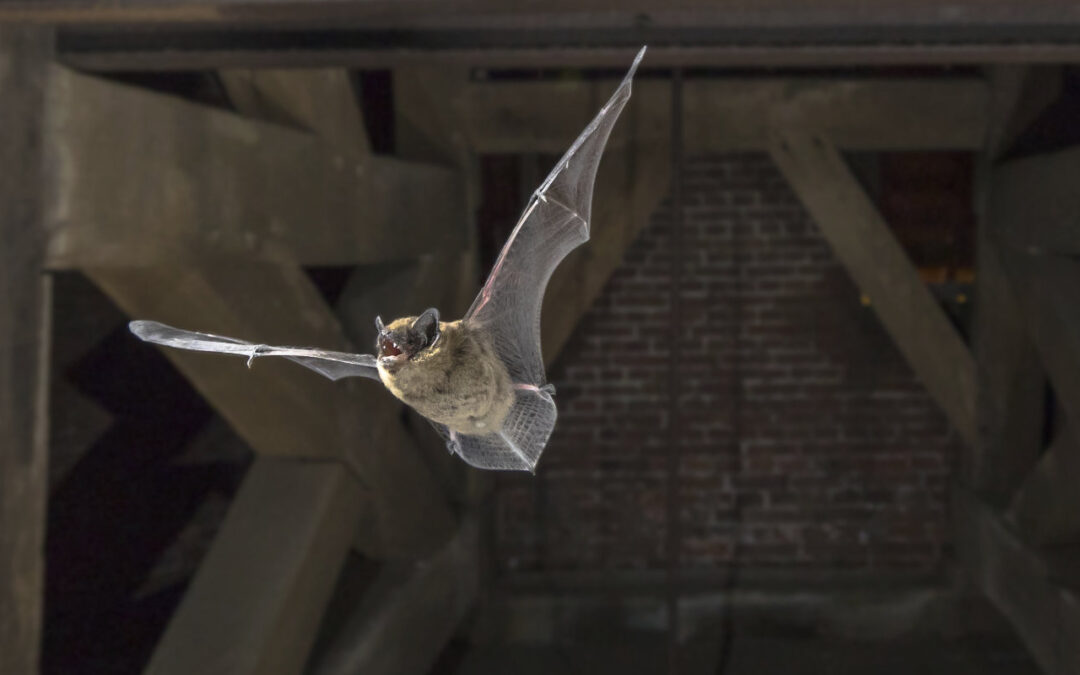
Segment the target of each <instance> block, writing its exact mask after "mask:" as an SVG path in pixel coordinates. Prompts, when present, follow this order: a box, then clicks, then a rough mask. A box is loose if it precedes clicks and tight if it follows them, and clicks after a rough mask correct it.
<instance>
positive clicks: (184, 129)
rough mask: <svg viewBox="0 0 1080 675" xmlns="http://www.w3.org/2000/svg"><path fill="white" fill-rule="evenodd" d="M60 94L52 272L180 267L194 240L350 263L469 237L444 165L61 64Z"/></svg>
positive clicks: (215, 247) (266, 254)
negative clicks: (363, 150)
mask: <svg viewBox="0 0 1080 675" xmlns="http://www.w3.org/2000/svg"><path fill="white" fill-rule="evenodd" d="M49 96H50V129H49V136H50V148H49V158H50V159H49V161H50V165H51V166H52V167H53V172H52V174H51V177H52V182H51V185H50V190H51V193H50V203H51V204H52V206H53V208H51V209H50V210H49V213H48V225H49V230H50V232H51V233H52V239H51V241H50V244H49V251H48V263H49V265H50V266H51V267H54V268H79V267H86V266H117V265H127V264H131V262H132V261H133V260H134V261H138V262H140V263H143V264H151V263H155V262H168V261H171V260H173V259H175V256H176V255H178V253H179V252H180V251H181V250H182V249H183V248H185V247H198V248H201V249H205V250H208V251H219V252H231V253H235V254H240V255H244V256H248V257H255V258H258V257H261V258H268V259H273V257H274V255H275V251H276V250H278V249H285V250H287V251H288V252H289V253H290V255H291V257H292V258H294V259H295V260H297V261H298V262H299V263H301V264H305V265H345V264H358V263H370V262H380V261H385V260H399V259H407V258H412V257H415V256H417V255H420V254H423V253H426V252H431V251H443V250H460V249H461V248H463V247H464V245H465V240H464V236H463V233H462V232H461V231H460V230H459V229H458V228H453V227H447V226H446V222H447V217H448V215H449V214H454V213H459V212H461V210H462V209H463V208H464V207H463V203H462V199H461V194H462V189H461V186H460V184H459V182H458V181H457V179H456V178H455V176H454V174H453V173H452V172H449V171H447V170H445V169H442V168H438V167H433V166H430V165H424V164H417V163H412V162H405V161H401V160H398V159H393V158H386V157H374V156H366V157H362V156H359V155H355V154H350V153H349V152H348V151H347V150H346V149H344V148H342V147H341V146H334V145H330V144H328V143H325V142H322V141H320V140H319V139H318V138H316V137H314V136H312V135H311V134H307V133H303V132H299V131H293V130H290V129H285V128H282V127H280V126H277V125H271V124H265V123H261V122H256V121H252V120H248V119H244V118H242V117H239V116H237V115H233V114H231V113H227V112H223V111H219V110H212V109H209V108H206V107H203V106H199V105H195V104H191V103H187V102H184V101H181V100H179V99H176V98H173V97H169V96H164V95H161V94H155V93H150V92H146V91H142V90H139V89H136V88H133V87H127V86H123V85H119V84H114V83H110V82H106V81H103V80H100V79H97V78H93V77H87V76H85V75H79V74H77V73H74V72H72V71H69V70H67V69H63V68H60V67H57V68H56V69H55V70H54V72H53V73H52V78H51V87H50V91H49ZM420 194H422V195H424V198H423V199H418V198H417V195H420Z"/></svg>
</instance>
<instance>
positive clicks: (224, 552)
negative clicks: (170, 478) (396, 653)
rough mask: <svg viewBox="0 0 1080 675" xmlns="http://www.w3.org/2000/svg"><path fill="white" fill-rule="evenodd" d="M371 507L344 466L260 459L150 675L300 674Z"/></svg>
mask: <svg viewBox="0 0 1080 675" xmlns="http://www.w3.org/2000/svg"><path fill="white" fill-rule="evenodd" d="M365 503H366V502H365V499H364V493H363V490H362V488H361V486H360V484H359V482H358V481H357V480H356V478H355V476H354V475H353V474H351V473H350V472H349V471H348V470H346V469H345V467H344V466H342V465H341V464H338V463H330V462H298V461H290V460H281V459H268V458H260V459H258V460H257V461H256V462H255V464H254V466H252V468H251V469H250V470H249V472H248V475H247V477H246V478H245V479H244V483H243V484H242V485H241V487H240V491H239V493H238V494H237V496H236V500H235V502H234V503H233V506H232V508H230V509H229V514H228V516H227V517H226V519H225V522H224V523H223V524H222V526H221V530H220V532H219V533H218V536H217V537H216V538H215V540H214V544H213V547H212V548H211V549H210V551H209V553H207V557H206V560H205V561H204V562H203V564H202V565H201V566H200V568H199V571H198V573H197V574H196V575H195V579H194V580H193V581H192V583H191V587H190V588H189V589H188V591H187V593H186V594H185V596H184V599H183V601H182V602H181V604H180V607H179V609H178V610H177V612H176V614H175V615H174V616H173V618H172V621H171V622H170V623H169V626H168V628H167V630H166V632H165V635H164V637H163V638H162V640H161V642H160V644H159V645H158V648H157V650H156V651H155V652H154V656H153V658H152V659H151V661H150V664H149V666H148V667H147V669H146V673H148V674H150V675H172V674H174V673H175V674H176V675H189V674H190V673H234V674H237V675H243V674H245V673H250V674H252V675H256V674H258V675H274V674H281V675H286V674H289V673H298V672H300V670H301V668H302V667H303V665H304V662H305V661H306V660H307V658H308V650H309V649H310V648H311V644H312V643H313V642H314V639H315V633H316V630H317V629H318V627H319V622H320V620H321V619H322V615H323V611H324V609H325V607H326V604H327V602H328V601H329V599H330V594H331V591H332V590H333V587H334V582H335V581H336V580H337V576H338V572H339V571H340V569H341V565H342V563H343V562H344V560H345V555H346V553H347V552H348V550H349V547H350V545H351V544H352V540H353V533H354V532H355V530H356V528H357V526H358V525H359V524H360V520H361V518H362V516H363V515H364V506H365ZM223 598H228V601H227V602H223Z"/></svg>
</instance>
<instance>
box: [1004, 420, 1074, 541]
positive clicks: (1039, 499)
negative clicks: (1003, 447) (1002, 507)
mask: <svg viewBox="0 0 1080 675" xmlns="http://www.w3.org/2000/svg"><path fill="white" fill-rule="evenodd" d="M1078 484H1080V441H1078V440H1077V438H1076V434H1075V433H1074V432H1073V431H1072V430H1070V429H1065V430H1063V431H1062V432H1061V433H1060V434H1058V437H1057V438H1056V439H1055V440H1054V442H1053V443H1052V444H1051V445H1050V447H1049V448H1048V449H1047V450H1046V452H1045V453H1043V455H1042V457H1040V458H1039V459H1038V464H1036V465H1035V468H1034V469H1032V470H1031V471H1030V472H1028V473H1026V477H1024V478H1023V483H1022V484H1021V485H1020V488H1019V490H1017V492H1016V495H1015V497H1014V498H1013V500H1012V504H1011V506H1010V507H1009V516H1010V517H1011V518H1012V519H1013V520H1014V521H1015V522H1016V524H1017V526H1018V530H1019V532H1020V533H1021V536H1022V537H1023V538H1024V540H1025V541H1027V542H1030V543H1032V544H1036V545H1046V544H1074V543H1078V542H1080V490H1078V489H1077V485H1078Z"/></svg>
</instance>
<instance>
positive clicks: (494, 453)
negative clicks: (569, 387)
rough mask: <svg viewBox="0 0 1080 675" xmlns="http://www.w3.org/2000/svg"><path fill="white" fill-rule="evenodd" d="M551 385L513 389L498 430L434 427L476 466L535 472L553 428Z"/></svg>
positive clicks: (457, 452)
mask: <svg viewBox="0 0 1080 675" xmlns="http://www.w3.org/2000/svg"><path fill="white" fill-rule="evenodd" d="M552 391H553V389H552V388H551V387H544V388H541V389H536V390H517V391H515V392H514V396H515V400H514V405H513V407H511V408H510V413H509V414H508V415H507V416H506V421H505V422H504V423H503V426H502V429H500V430H499V431H497V432H495V433H492V434H486V435H483V436H466V435H463V434H451V433H450V431H449V430H448V429H447V428H446V427H445V426H443V425H441V424H435V428H436V429H438V430H439V433H441V434H442V435H443V437H444V438H445V439H446V447H447V448H448V449H449V450H450V452H452V453H455V454H457V455H459V456H460V457H461V458H462V459H463V460H465V462H466V463H467V464H470V465H472V466H475V467H476V468H478V469H495V470H511V471H535V470H536V463H537V462H539V461H540V453H542V452H543V451H544V446H546V445H547V442H548V438H550V437H551V432H552V430H553V429H554V428H555V417H556V412H555V401H554V400H553V399H552Z"/></svg>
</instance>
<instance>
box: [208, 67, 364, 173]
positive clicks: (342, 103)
mask: <svg viewBox="0 0 1080 675" xmlns="http://www.w3.org/2000/svg"><path fill="white" fill-rule="evenodd" d="M219 75H220V77H221V81H222V83H223V84H224V85H225V91H226V92H228V94H229V99H230V100H231V101H232V103H233V106H234V107H235V108H236V110H237V111H239V112H240V113H242V114H245V115H251V116H254V117H257V118H259V119H262V120H265V121H268V122H276V123H278V124H285V125H294V126H297V127H300V128H302V129H306V130H307V131H311V132H312V133H314V134H315V135H316V136H318V137H319V138H322V139H323V140H324V141H327V142H329V143H332V144H334V145H335V146H336V147H339V148H342V149H343V150H345V151H351V152H352V153H353V154H356V155H369V154H371V144H370V143H369V142H368V137H367V130H366V129H365V128H364V123H363V119H362V117H361V114H360V109H359V107H358V102H357V100H356V94H355V92H354V91H353V85H352V80H351V78H350V77H349V71H347V70H345V69H344V68H307V69H291V70H282V69H271V68H266V69H262V70H252V69H227V70H222V71H221V72H220V73H219Z"/></svg>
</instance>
